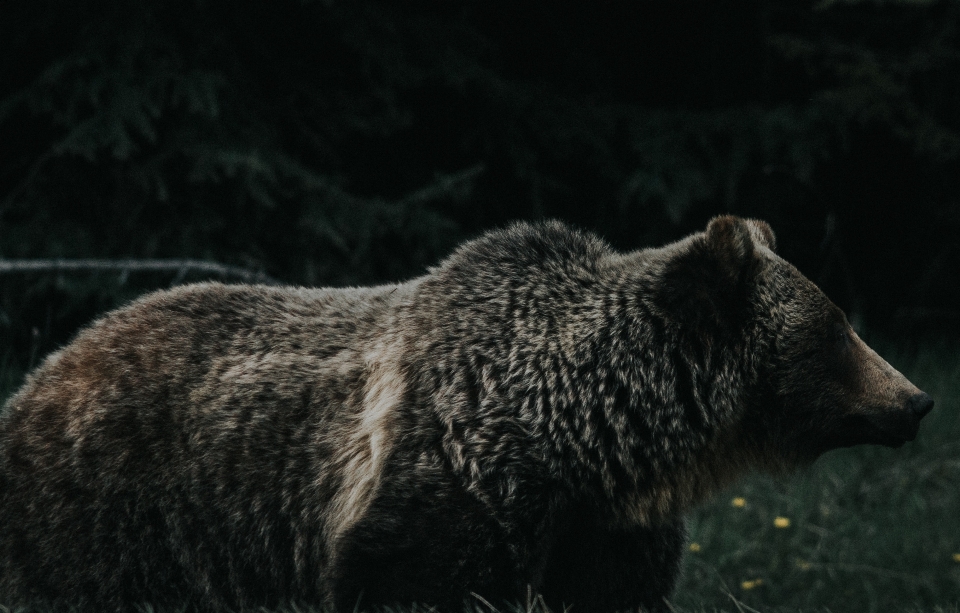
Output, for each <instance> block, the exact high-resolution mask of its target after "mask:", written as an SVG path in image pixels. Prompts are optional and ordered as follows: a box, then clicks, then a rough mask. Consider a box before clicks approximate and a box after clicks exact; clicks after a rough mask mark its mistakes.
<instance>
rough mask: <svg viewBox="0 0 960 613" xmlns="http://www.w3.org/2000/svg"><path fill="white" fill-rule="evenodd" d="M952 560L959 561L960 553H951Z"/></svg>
mask: <svg viewBox="0 0 960 613" xmlns="http://www.w3.org/2000/svg"><path fill="white" fill-rule="evenodd" d="M953 561H954V562H960V553H955V554H953Z"/></svg>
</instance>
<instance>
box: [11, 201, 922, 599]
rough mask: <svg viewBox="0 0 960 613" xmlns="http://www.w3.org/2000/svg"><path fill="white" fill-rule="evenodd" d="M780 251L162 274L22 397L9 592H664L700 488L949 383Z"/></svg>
mask: <svg viewBox="0 0 960 613" xmlns="http://www.w3.org/2000/svg"><path fill="white" fill-rule="evenodd" d="M774 248H775V239H774V236H773V233H772V232H771V230H770V228H769V227H768V226H767V225H766V224H764V223H762V222H755V221H749V220H740V219H737V218H733V217H721V218H717V219H715V220H713V221H712V222H711V223H710V225H709V227H708V228H707V230H706V232H704V233H700V234H696V235H692V236H690V237H688V238H686V239H684V240H682V241H680V242H678V243H674V244H672V245H668V246H666V247H663V248H660V249H648V250H643V251H638V252H633V253H627V254H621V253H617V252H614V251H612V250H611V249H610V248H609V247H607V245H606V244H604V243H603V242H602V241H600V240H599V239H597V238H595V237H593V236H591V235H587V234H583V233H580V232H577V231H574V230H571V229H569V228H567V227H565V226H563V225H562V224H559V223H542V224H537V225H527V224H517V225H514V226H511V227H510V228H508V229H506V230H502V231H497V232H492V233H490V234H488V235H486V236H484V237H482V238H480V239H477V240H475V241H472V242H470V243H467V244H465V245H464V246H462V247H461V248H460V249H458V250H457V251H456V252H455V253H454V254H453V255H452V256H450V257H449V258H448V259H447V260H446V261H444V262H443V263H441V264H440V265H439V266H438V267H437V268H436V269H433V270H431V271H430V272H429V273H428V274H427V275H425V276H423V277H420V278H418V279H414V280H412V281H409V282H407V283H403V284H400V285H391V286H382V287H375V288H359V289H357V288H355V289H294V288H280V289H277V288H271V287H255V286H225V285H219V284H203V285H194V286H189V287H182V288H178V289H175V290H172V291H168V292H160V293H156V294H152V295H149V296H147V297H145V298H143V299H141V300H139V301H137V302H135V303H133V304H131V305H130V306H128V307H126V308H123V309H121V310H119V311H115V312H113V313H110V314H108V315H106V316H105V317H104V318H102V319H101V320H99V321H98V322H96V323H94V324H93V325H91V326H90V327H89V328H87V329H86V330H85V331H83V332H82V333H81V334H80V335H79V336H78V337H77V339H76V340H75V341H73V342H72V343H71V344H70V345H68V346H67V347H66V348H64V349H63V350H61V351H59V352H57V353H55V354H53V355H51V356H50V357H49V358H48V359H47V360H46V362H45V363H44V364H43V365H42V366H41V367H40V368H38V369H37V370H36V371H35V372H34V373H33V374H31V375H30V376H29V378H28V380H27V382H26V384H25V385H24V387H23V388H22V389H21V390H20V392H19V393H18V394H16V395H15V396H14V397H13V398H12V399H11V400H10V401H9V403H8V405H7V407H6V410H5V414H4V416H3V419H2V422H0V517H2V518H3V522H0V599H3V600H5V601H6V603H7V604H22V603H27V602H34V601H44V602H48V603H53V604H55V605H66V604H75V605H80V606H87V607H92V608H96V610H101V611H107V610H115V611H126V610H131V609H132V608H133V607H134V606H135V605H137V604H139V603H145V602H149V603H154V604H156V605H186V606H188V607H189V608H192V609H200V610H226V609H234V610H250V609H253V608H255V607H257V606H261V605H264V606H269V607H273V606H277V605H280V604H284V603H289V602H300V603H311V604H319V605H325V606H330V607H333V608H334V609H335V610H336V611H340V612H343V611H350V610H353V609H354V607H355V606H357V604H358V603H360V605H362V606H368V605H379V604H395V603H411V602H423V603H428V604H433V605H438V606H440V607H445V608H448V609H458V608H459V607H460V606H461V605H462V603H463V601H464V600H465V599H469V598H471V597H474V595H476V597H480V598H483V599H484V600H487V601H491V602H508V601H521V600H523V599H525V598H526V596H527V594H528V590H532V591H534V592H540V593H542V594H543V596H544V598H545V599H546V601H547V602H548V603H549V604H551V605H553V606H556V607H558V609H559V608H560V607H563V606H568V605H573V606H575V607H576V608H575V610H576V611H613V610H617V609H625V608H633V609H636V608H638V607H645V608H648V609H657V610H658V609H661V608H662V607H664V598H665V597H667V596H669V594H670V591H671V589H672V587H673V584H674V582H675V578H676V574H677V570H678V567H679V561H680V555H681V551H682V548H683V542H684V528H683V521H682V514H683V513H684V511H686V510H687V509H689V508H690V507H691V505H694V504H696V503H697V502H698V501H700V500H702V499H704V498H705V497H706V496H708V495H709V494H710V493H711V492H714V491H716V490H717V489H718V488H722V487H724V486H725V485H726V484H728V483H730V482H731V481H732V480H733V479H736V478H737V477H738V476H739V475H741V474H743V473H744V472H745V471H748V470H751V469H761V470H768V471H774V472H777V471H781V470H784V469H789V468H790V467H793V466H796V465H798V464H803V463H806V462H809V461H812V460H813V459H814V458H815V457H816V456H817V455H819V454H820V453H822V452H824V451H826V450H828V449H830V448H834V447H837V446H843V445H852V444H858V443H864V442H866V443H882V444H888V445H898V444H901V443H902V442H903V441H905V440H909V439H912V438H913V436H914V435H915V433H916V428H917V423H918V421H919V419H920V417H922V415H923V414H924V413H925V412H927V411H929V409H930V405H931V404H932V401H930V400H929V397H927V396H926V395H925V394H922V393H921V392H920V391H919V390H917V389H916V388H915V387H913V386H912V385H911V384H910V383H909V382H908V381H906V379H904V378H903V376H902V375H900V374H899V373H897V372H896V371H894V370H893V369H892V368H890V367H889V365H887V364H886V363H885V362H883V360H881V359H880V358H879V357H878V356H877V355H876V354H875V353H873V352H872V351H870V350H869V349H868V348H867V347H866V346H865V345H863V343H862V342H861V341H860V340H859V339H858V338H857V337H856V335H855V334H854V333H853V331H852V330H850V328H849V326H848V325H847V323H846V320H845V319H844V317H843V314H842V313H841V312H840V311H839V310H838V309H837V308H836V307H835V306H833V305H832V304H831V303H830V302H829V300H827V299H826V297H825V296H823V294H822V293H821V292H820V291H819V290H818V289H817V288H816V287H815V286H814V285H813V284H811V283H810V282H809V281H807V280H806V279H804V278H803V277H802V276H801V275H800V274H799V273H798V272H797V271H796V270H795V269H794V268H793V267H791V266H790V265H789V264H787V263H786V262H784V261H783V260H782V259H780V258H779V257H778V256H776V255H775V253H774V251H773V250H774Z"/></svg>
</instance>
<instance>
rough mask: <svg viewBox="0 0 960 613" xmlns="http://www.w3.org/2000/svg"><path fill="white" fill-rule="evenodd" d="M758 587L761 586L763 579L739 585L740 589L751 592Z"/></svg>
mask: <svg viewBox="0 0 960 613" xmlns="http://www.w3.org/2000/svg"><path fill="white" fill-rule="evenodd" d="M758 585H763V579H754V580H753V581H744V582H743V583H741V584H740V587H742V588H743V589H745V590H752V589H753V588H755V587H757V586H758Z"/></svg>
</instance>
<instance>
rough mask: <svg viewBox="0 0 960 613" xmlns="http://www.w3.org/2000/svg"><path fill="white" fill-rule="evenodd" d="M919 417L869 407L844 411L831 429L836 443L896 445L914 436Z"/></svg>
mask: <svg viewBox="0 0 960 613" xmlns="http://www.w3.org/2000/svg"><path fill="white" fill-rule="evenodd" d="M919 428H920V420H919V419H918V418H917V416H916V415H912V414H910V413H909V412H907V411H903V410H889V409H888V410H883V411H872V412H870V413H867V414H861V415H848V416H846V417H845V418H844V419H843V420H842V422H841V424H840V428H839V429H838V431H837V432H836V433H835V436H836V439H837V440H835V441H834V443H835V444H836V446H837V447H852V446H854V445H883V446H884V447H893V448H899V447H902V446H903V444H904V443H907V442H909V441H912V440H913V439H915V438H916V437H917V431H918V430H919Z"/></svg>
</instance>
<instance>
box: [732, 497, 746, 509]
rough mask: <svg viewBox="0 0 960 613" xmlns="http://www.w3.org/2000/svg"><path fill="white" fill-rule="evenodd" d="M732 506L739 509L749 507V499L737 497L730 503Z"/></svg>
mask: <svg viewBox="0 0 960 613" xmlns="http://www.w3.org/2000/svg"><path fill="white" fill-rule="evenodd" d="M730 504H731V505H733V506H735V507H737V508H738V509H742V508H743V507H745V506H747V499H746V498H741V497H739V496H737V497H736V498H734V499H733V500H731V501H730Z"/></svg>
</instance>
